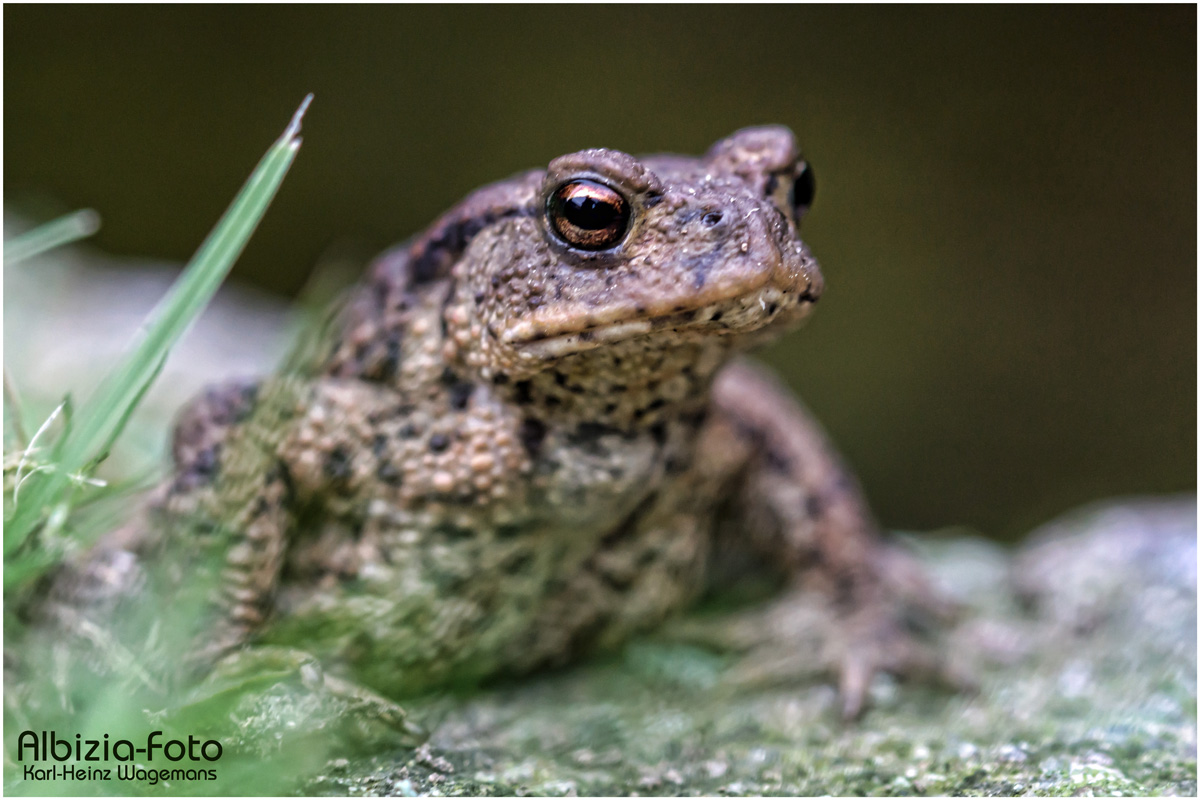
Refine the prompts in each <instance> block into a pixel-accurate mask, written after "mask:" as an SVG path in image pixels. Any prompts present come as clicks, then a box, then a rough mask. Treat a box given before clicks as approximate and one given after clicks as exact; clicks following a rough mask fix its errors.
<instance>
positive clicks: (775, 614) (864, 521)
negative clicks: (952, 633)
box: [697, 363, 963, 717]
mask: <svg viewBox="0 0 1200 800" xmlns="http://www.w3.org/2000/svg"><path fill="white" fill-rule="evenodd" d="M701 448H702V452H700V453H699V454H698V455H697V459H698V460H699V461H700V463H704V461H705V460H706V459H709V458H710V457H711V458H712V459H716V460H718V461H725V462H729V461H730V459H731V457H737V456H738V455H740V459H739V460H741V462H742V464H741V470H742V479H741V481H740V483H739V484H738V485H739V491H738V494H737V497H736V499H735V500H734V502H733V503H732V504H731V506H730V510H729V513H730V515H731V516H730V519H728V520H725V521H724V522H723V524H722V525H721V526H720V531H721V533H720V534H719V540H718V542H717V552H718V553H721V552H725V553H729V552H730V551H731V549H732V550H733V551H737V550H741V551H743V552H746V551H749V552H752V553H753V554H754V555H755V556H756V557H757V558H758V559H759V560H766V561H768V562H769V563H770V564H772V565H774V566H777V567H781V568H782V569H783V571H784V572H785V573H786V575H787V576H788V578H789V581H790V583H792V584H793V585H794V587H796V588H799V587H803V588H804V589H811V588H816V589H818V590H819V591H820V593H821V594H822V595H823V596H824V598H825V599H826V601H827V603H828V605H829V606H830V608H831V609H832V616H833V618H832V620H831V623H832V624H831V625H828V627H829V628H830V631H829V635H828V636H826V637H824V638H825V647H824V650H825V653H824V654H823V655H822V656H819V657H818V659H819V660H820V661H821V662H822V663H821V664H820V665H818V666H823V667H830V668H832V669H833V670H834V671H836V673H837V675H838V678H839V683H840V689H841V695H842V703H843V713H844V714H845V716H847V717H854V716H857V715H858V714H859V713H861V711H862V709H863V703H864V698H865V696H866V692H867V689H868V688H869V685H870V682H871V678H872V676H873V675H874V674H875V673H876V672H878V671H885V672H889V673H893V674H896V675H898V676H900V677H914V678H920V679H933V680H937V681H939V682H949V683H952V684H955V685H958V684H961V683H963V681H962V680H961V679H960V678H959V676H958V675H957V674H955V673H954V672H953V670H951V668H950V667H949V666H948V665H947V663H946V662H945V660H944V659H943V658H942V657H941V656H940V654H939V652H938V651H937V650H936V649H935V648H933V647H931V646H930V645H928V644H927V643H925V642H923V641H921V640H920V639H919V638H918V636H917V635H916V633H915V631H914V630H913V629H911V628H910V626H909V618H910V617H912V616H913V614H914V613H915V614H917V615H920V614H924V615H925V616H933V617H941V618H945V617H947V616H948V615H949V613H950V611H951V606H950V604H949V603H948V602H947V601H945V600H944V599H942V598H940V597H938V596H937V594H936V593H935V592H934V591H932V589H931V588H930V587H929V586H928V584H927V583H926V582H925V580H924V577H923V576H922V574H921V572H920V570H919V568H918V567H917V566H916V563H915V561H914V560H912V558H911V557H910V556H908V555H907V554H904V553H903V552H902V551H900V550H899V549H898V548H896V547H895V546H894V545H890V544H888V543H887V542H885V541H884V540H883V539H882V537H881V536H880V535H879V532H878V530H877V528H876V526H875V524H874V522H873V521H872V520H871V517H870V512H869V511H868V509H867V506H866V503H865V501H864V499H863V497H862V495H861V493H860V491H859V489H858V486H857V484H856V482H855V480H854V479H853V478H852V477H851V476H850V474H849V473H848V472H846V470H845V469H844V468H843V467H842V466H841V464H840V462H839V459H838V458H837V456H836V455H835V453H834V452H833V450H832V449H831V447H830V445H829V444H828V442H827V441H826V439H825V436H824V435H823V434H822V432H821V431H820V430H819V428H818V427H817V426H816V425H815V423H813V422H812V420H810V419H809V418H808V417H807V416H806V415H805V414H804V412H803V411H802V410H801V409H800V407H799V406H798V405H797V404H796V403H795V401H794V400H793V399H791V398H790V397H789V396H788V395H787V394H786V393H785V392H784V391H783V390H782V389H781V388H780V387H779V386H778V384H777V383H776V382H775V381H773V380H772V379H771V378H769V377H768V376H766V375H765V374H763V373H762V372H761V371H759V370H758V369H755V368H753V367H751V366H749V365H747V364H744V363H736V364H733V365H731V366H730V367H727V368H726V369H725V370H724V371H723V372H722V373H721V375H719V376H718V378H717V381H716V384H715V385H714V388H713V413H712V415H711V417H710V421H709V423H708V425H707V430H706V431H705V432H704V436H703V437H702V439H701ZM704 449H708V450H709V451H710V452H709V453H706V452H704ZM733 560H735V561H736V559H733ZM791 605H792V606H793V607H794V606H795V604H794V602H793V603H791ZM792 611H794V608H793V609H791V610H789V609H788V608H787V602H786V601H785V603H784V604H781V605H780V606H777V607H776V608H775V609H774V610H773V611H772V612H768V614H767V618H766V619H762V620H761V623H762V627H761V628H760V630H761V631H762V632H764V633H766V632H768V631H770V630H772V629H773V630H774V631H775V632H776V633H779V632H781V631H788V632H789V633H788V634H786V635H789V638H792V639H800V638H804V637H806V636H807V635H808V634H807V632H811V631H813V630H814V627H813V626H812V625H811V624H810V623H811V619H809V617H811V615H808V617H805V616H804V615H800V616H797V615H796V614H795V613H792ZM806 619H807V620H808V621H807V622H805V621H804V620H806ZM798 620H799V622H798V623H797V621H798ZM793 623H797V624H793ZM768 635H769V634H768ZM778 645H779V642H775V643H774V645H773V646H774V647H775V648H776V649H777V648H778ZM786 646H787V648H788V649H790V650H792V651H793V654H792V661H793V662H796V661H797V659H801V660H806V661H807V662H809V663H808V664H807V666H808V667H810V668H811V667H812V666H814V665H813V664H812V663H811V662H812V661H813V658H812V656H811V655H809V654H806V653H803V652H801V650H800V649H801V648H804V647H806V646H808V647H812V643H811V642H808V643H806V642H804V641H796V640H793V641H789V642H787V645H786ZM802 657H803V658H802Z"/></svg>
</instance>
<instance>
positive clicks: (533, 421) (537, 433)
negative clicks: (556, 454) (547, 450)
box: [520, 417, 546, 457]
mask: <svg viewBox="0 0 1200 800" xmlns="http://www.w3.org/2000/svg"><path fill="white" fill-rule="evenodd" d="M520 436H521V444H522V445H524V446H525V452H527V453H529V455H530V456H531V457H537V454H538V452H539V451H541V449H542V442H543V441H545V439H546V423H544V422H542V421H541V420H540V419H538V418H537V417H526V418H525V419H523V420H521V432H520Z"/></svg>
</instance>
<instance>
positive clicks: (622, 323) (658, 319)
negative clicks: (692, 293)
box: [502, 286, 817, 359]
mask: <svg viewBox="0 0 1200 800" xmlns="http://www.w3.org/2000/svg"><path fill="white" fill-rule="evenodd" d="M816 301H817V294H815V293H813V292H811V291H809V290H808V289H805V290H804V291H803V292H799V293H797V292H795V291H788V290H785V289H780V288H778V287H775V286H766V287H763V288H760V289H759V290H757V291H755V292H751V293H749V294H747V295H744V296H742V297H739V298H733V299H727V300H723V301H720V302H714V303H709V304H707V305H702V306H697V307H694V308H682V309H674V310H672V311H671V312H669V313H666V314H657V315H647V316H635V317H630V318H628V319H619V320H616V321H614V322H609V323H605V324H601V325H593V326H590V327H579V328H576V329H573V330H561V329H560V330H559V331H553V332H550V331H546V330H543V329H538V328H534V327H532V326H530V325H520V326H518V327H516V328H513V329H510V330H509V331H506V332H505V333H504V334H503V336H502V339H503V341H504V342H505V344H508V345H510V346H512V347H514V348H515V349H516V350H517V351H518V352H519V353H520V354H521V356H522V357H523V358H528V359H555V358H561V357H563V356H568V355H571V354H574V353H578V352H582V351H584V350H592V349H595V348H598V347H603V346H605V345H612V344H617V343H620V342H626V341H630V340H632V339H639V338H645V337H652V336H654V335H655V334H667V333H670V334H689V335H690V336H691V337H705V336H730V335H735V334H744V333H750V332H752V331H756V330H758V329H760V328H764V327H766V326H767V325H769V324H771V323H772V322H775V321H777V320H785V319H786V320H790V321H795V320H798V319H799V318H800V317H802V316H803V315H804V314H805V313H806V312H807V311H808V309H809V308H810V307H811V306H812V304H813V303H815V302H816Z"/></svg>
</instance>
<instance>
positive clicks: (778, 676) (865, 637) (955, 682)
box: [666, 590, 975, 719]
mask: <svg viewBox="0 0 1200 800" xmlns="http://www.w3.org/2000/svg"><path fill="white" fill-rule="evenodd" d="M666 635H667V636H668V637H669V638H671V639H674V640H677V641H686V642H689V643H692V644H697V645H701V646H704V647H708V648H712V649H716V650H720V651H727V652H728V651H731V652H736V653H740V654H741V656H742V657H741V658H740V659H739V661H738V662H737V663H736V664H735V665H734V666H733V667H732V668H731V669H730V671H729V672H728V673H727V674H726V676H725V681H726V682H727V683H728V685H730V686H733V687H736V688H761V687H765V686H775V685H780V684H794V683H797V682H812V681H817V680H825V679H830V678H832V679H834V680H836V681H837V683H838V688H839V694H840V697H841V703H842V715H843V716H844V717H845V718H846V719H854V718H857V717H858V716H859V715H861V714H862V712H863V710H864V708H865V707H866V699H867V694H868V691H869V690H870V688H871V683H872V680H873V679H874V677H875V676H876V674H878V673H880V672H884V673H888V674H890V675H894V676H895V677H897V678H900V679H901V680H913V681H918V682H922V683H929V684H934V685H938V686H942V687H947V688H951V689H954V690H958V691H970V690H973V689H974V686H975V682H974V680H973V678H972V677H971V675H972V671H971V670H970V669H969V668H968V667H967V666H966V665H964V664H959V663H957V662H956V661H955V660H954V659H951V658H949V657H946V656H943V655H942V654H941V651H940V650H939V648H937V647H935V646H934V645H933V644H931V643H930V642H928V641H926V640H925V639H924V638H923V635H922V633H920V632H919V631H918V630H915V629H914V628H913V627H911V626H910V624H909V623H908V622H906V621H905V620H903V619H902V618H901V616H900V615H899V614H897V613H895V612H894V611H893V610H892V608H891V607H889V606H884V605H871V606H866V607H863V608H861V609H859V610H856V611H854V612H852V613H850V614H848V615H839V614H836V613H835V612H834V611H833V610H832V609H831V608H830V604H829V602H828V600H827V598H826V596H825V595H824V594H823V593H820V592H815V591H799V590H798V591H793V592H791V593H789V594H787V595H785V596H783V597H781V598H779V599H778V600H776V601H774V602H773V603H771V604H770V605H768V606H766V607H763V608H755V609H751V610H748V611H743V612H735V613H731V614H728V615H722V616H719V617H713V618H696V619H685V620H681V621H679V622H677V623H675V624H674V625H673V626H671V627H669V628H668V629H667V631H666Z"/></svg>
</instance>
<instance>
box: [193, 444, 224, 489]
mask: <svg viewBox="0 0 1200 800" xmlns="http://www.w3.org/2000/svg"><path fill="white" fill-rule="evenodd" d="M220 464H221V445H220V444H214V445H213V446H212V447H206V448H204V449H203V450H201V451H200V452H199V453H197V454H196V460H195V461H193V462H192V473H193V474H194V475H196V476H197V477H198V478H200V479H201V480H205V481H207V480H209V479H210V478H213V477H214V476H216V474H217V468H218V467H219V466H220Z"/></svg>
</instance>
